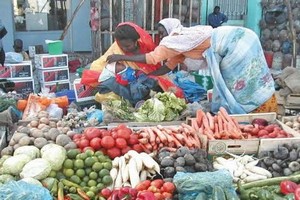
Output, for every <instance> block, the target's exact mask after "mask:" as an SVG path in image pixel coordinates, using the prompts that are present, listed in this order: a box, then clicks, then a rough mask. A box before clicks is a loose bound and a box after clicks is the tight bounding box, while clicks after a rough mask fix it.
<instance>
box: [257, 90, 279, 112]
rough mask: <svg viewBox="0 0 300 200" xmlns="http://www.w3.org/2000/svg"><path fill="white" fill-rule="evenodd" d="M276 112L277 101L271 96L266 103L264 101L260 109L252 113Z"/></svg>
mask: <svg viewBox="0 0 300 200" xmlns="http://www.w3.org/2000/svg"><path fill="white" fill-rule="evenodd" d="M277 111H278V105H277V99H276V97H275V94H273V96H272V97H271V98H270V99H269V100H268V101H266V102H265V103H264V104H262V105H261V106H260V107H258V108H256V109H255V110H254V111H252V113H267V112H277Z"/></svg>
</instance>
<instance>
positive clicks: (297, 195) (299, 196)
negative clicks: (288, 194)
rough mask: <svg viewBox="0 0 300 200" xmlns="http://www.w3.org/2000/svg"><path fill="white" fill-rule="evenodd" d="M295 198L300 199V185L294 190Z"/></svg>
mask: <svg viewBox="0 0 300 200" xmlns="http://www.w3.org/2000/svg"><path fill="white" fill-rule="evenodd" d="M294 196H295V200H300V187H299V186H298V187H297V188H296V189H295V191H294Z"/></svg>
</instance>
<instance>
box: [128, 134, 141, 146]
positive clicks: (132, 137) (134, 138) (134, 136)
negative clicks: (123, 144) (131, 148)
mask: <svg viewBox="0 0 300 200" xmlns="http://www.w3.org/2000/svg"><path fill="white" fill-rule="evenodd" d="M127 142H128V144H130V145H134V144H138V143H139V135H138V134H131V135H130V137H129V139H128V141H127Z"/></svg>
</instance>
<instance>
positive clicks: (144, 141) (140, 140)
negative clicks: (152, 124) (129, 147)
mask: <svg viewBox="0 0 300 200" xmlns="http://www.w3.org/2000/svg"><path fill="white" fill-rule="evenodd" d="M139 142H140V143H142V144H148V139H147V138H141V139H139Z"/></svg>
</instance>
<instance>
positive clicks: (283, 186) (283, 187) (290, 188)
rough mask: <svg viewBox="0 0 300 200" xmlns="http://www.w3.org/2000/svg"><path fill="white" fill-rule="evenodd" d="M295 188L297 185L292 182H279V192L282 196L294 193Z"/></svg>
mask: <svg viewBox="0 0 300 200" xmlns="http://www.w3.org/2000/svg"><path fill="white" fill-rule="evenodd" d="M297 187H298V185H297V183H295V182H293V181H289V180H286V181H281V182H280V192H281V193H282V194H290V193H294V191H295V190H296V188H297Z"/></svg>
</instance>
